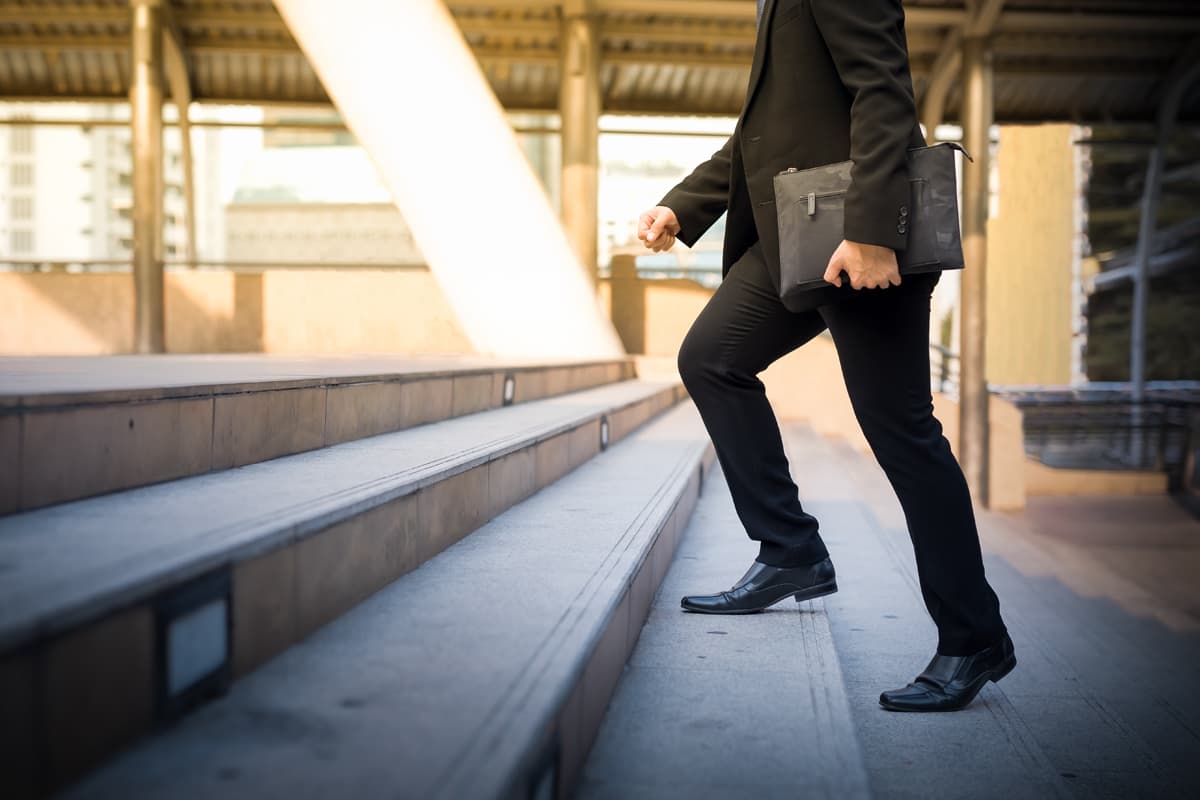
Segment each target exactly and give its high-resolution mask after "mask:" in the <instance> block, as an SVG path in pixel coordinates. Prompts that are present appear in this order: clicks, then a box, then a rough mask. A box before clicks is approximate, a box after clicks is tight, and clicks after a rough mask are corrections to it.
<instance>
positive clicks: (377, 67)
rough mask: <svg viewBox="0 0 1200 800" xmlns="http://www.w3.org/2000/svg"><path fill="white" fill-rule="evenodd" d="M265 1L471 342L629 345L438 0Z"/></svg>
mask: <svg viewBox="0 0 1200 800" xmlns="http://www.w3.org/2000/svg"><path fill="white" fill-rule="evenodd" d="M275 5H276V7H277V8H278V9H279V12H280V14H281V15H282V16H283V18H284V21H285V22H286V23H287V25H288V28H289V29H290V30H291V31H292V34H293V35H294V36H295V37H296V41H297V43H298V44H299V45H300V48H301V49H302V50H303V51H304V53H305V55H306V56H307V57H308V59H309V62H310V63H311V64H312V66H313V68H314V69H315V70H316V72H317V75H318V76H319V77H320V79H321V82H322V83H323V84H324V86H325V89H326V91H328V93H329V96H330V97H331V98H332V99H333V102H334V105H336V106H337V108H338V110H339V111H340V112H341V114H342V116H343V118H344V119H345V120H346V124H347V126H348V127H349V128H350V129H351V130H352V131H353V132H354V134H355V136H356V137H357V138H358V140H359V142H360V143H361V144H362V145H363V147H364V148H365V149H366V150H367V152H368V153H370V155H371V158H372V159H373V160H374V162H375V164H376V166H377V167H378V169H379V174H380V177H381V178H382V180H383V181H384V183H385V184H386V185H387V187H388V188H389V189H390V190H391V193H392V195H393V197H394V198H395V201H396V205H397V206H398V207H399V209H400V211H401V213H402V214H403V215H404V217H405V220H406V221H407V223H408V225H409V227H410V228H411V229H412V232H413V237H414V239H415V240H416V243H417V246H418V247H419V248H420V250H421V252H422V253H423V254H424V256H425V259H426V261H427V262H428V264H429V268H430V271H431V272H432V273H433V275H434V277H435V278H436V279H437V281H438V283H439V284H440V285H441V287H442V290H443V292H444V293H445V295H446V298H447V301H448V302H449V303H450V305H451V306H452V307H453V308H454V310H455V312H456V313H457V314H458V317H459V322H460V324H461V325H462V326H463V329H464V331H465V332H466V334H467V336H468V337H469V338H470V340H471V343H472V344H473V345H474V347H475V348H476V350H478V351H479V352H480V353H485V354H494V355H503V356H514V357H531V358H545V357H549V358H557V357H611V356H614V355H620V354H623V353H624V352H625V351H624V348H623V347H622V345H621V342H620V339H619V338H618V336H617V334H616V331H615V330H614V328H613V326H612V323H611V321H610V320H609V319H608V317H607V315H606V314H605V313H604V312H603V310H602V308H601V306H600V302H599V300H598V299H597V296H596V293H595V290H594V289H593V288H592V285H591V283H590V281H589V280H588V277H587V272H585V270H584V269H583V267H582V265H581V264H580V262H579V260H578V258H577V257H576V256H575V254H574V252H573V251H572V249H571V245H570V243H569V242H568V240H567V237H566V234H565V232H564V231H563V227H562V225H561V223H560V222H559V219H558V217H557V215H556V214H555V213H554V211H553V210H552V209H551V207H550V204H549V201H548V200H547V198H546V194H545V191H544V190H543V189H542V186H541V184H540V183H539V182H538V180H537V177H536V176H535V175H534V174H533V172H532V170H531V169H530V166H529V161H528V160H527V159H526V157H525V154H524V152H523V151H522V150H521V148H520V145H519V144H518V142H517V139H516V135H515V134H514V133H513V130H512V126H511V125H510V124H509V122H508V118H507V117H506V116H505V114H504V110H503V108H502V107H501V106H500V103H499V101H497V99H496V96H495V95H494V94H493V93H492V90H491V88H490V86H489V85H488V82H487V80H486V78H485V76H484V75H483V73H482V72H481V70H480V68H479V64H478V62H477V61H476V59H475V57H474V56H473V55H472V53H471V49H470V47H469V46H468V44H467V42H466V40H465V39H464V38H463V35H462V32H461V31H460V30H459V27H458V24H457V23H456V22H455V21H454V18H453V17H452V16H451V15H450V13H449V11H447V9H446V7H445V5H444V4H443V3H442V0H405V1H404V2H402V3H380V2H376V0H340V2H339V3H338V4H337V6H338V7H337V13H330V11H329V3H328V2H327V0H275ZM568 202H569V200H568ZM413 324H414V325H420V324H422V323H421V320H413Z"/></svg>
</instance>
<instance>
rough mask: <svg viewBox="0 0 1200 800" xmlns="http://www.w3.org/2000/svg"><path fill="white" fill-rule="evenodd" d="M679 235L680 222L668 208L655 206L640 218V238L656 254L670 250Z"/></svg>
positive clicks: (644, 212)
mask: <svg viewBox="0 0 1200 800" xmlns="http://www.w3.org/2000/svg"><path fill="white" fill-rule="evenodd" d="M677 233H679V220H677V219H675V212H674V211H672V210H671V209H669V208H667V207H666V206H655V207H654V208H652V209H650V210H649V211H643V212H642V215H641V216H640V217H638V238H639V239H641V240H642V242H643V243H645V245H646V247H649V248H650V249H651V250H653V251H654V252H656V253H658V252H661V251H663V250H670V249H671V246H672V245H673V244H675V234H677Z"/></svg>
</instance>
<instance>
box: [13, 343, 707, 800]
mask: <svg viewBox="0 0 1200 800" xmlns="http://www.w3.org/2000/svg"><path fill="white" fill-rule="evenodd" d="M319 366H320V367H323V368H325V370H326V371H327V372H328V371H329V370H328V367H329V365H328V364H325V365H319ZM360 366H361V365H360ZM392 366H393V367H395V366H396V365H392ZM419 367H420V368H409V369H405V370H399V369H393V370H392V371H391V372H386V373H384V372H382V371H375V372H373V373H368V372H366V371H363V370H362V369H358V370H357V373H356V374H351V375H347V374H327V375H326V376H325V377H323V378H322V377H311V376H310V377H295V376H292V377H287V378H284V379H278V377H277V376H276V377H274V378H272V379H270V380H262V379H260V380H240V381H227V380H225V381H222V380H213V381H211V382H209V383H206V384H196V383H194V382H193V383H192V384H190V385H187V386H181V385H168V384H167V382H162V385H160V386H157V387H154V386H149V385H144V386H138V387H129V386H126V387H125V388H123V389H122V388H119V387H112V386H103V385H95V386H92V387H90V388H89V389H88V390H87V391H83V392H81V391H74V392H69V393H61V392H60V393H58V394H54V390H53V387H51V391H48V392H43V393H41V394H37V393H34V392H29V391H25V392H23V393H21V394H16V393H13V394H12V395H9V398H8V400H7V401H6V402H7V406H5V408H7V409H8V410H9V411H10V412H11V413H8V414H7V415H6V416H5V417H4V419H5V420H6V422H5V425H6V426H8V427H7V428H6V429H9V428H11V426H12V425H13V424H14V423H13V420H14V419H15V420H16V423H15V424H16V427H17V431H18V434H17V436H18V440H19V442H20V445H21V446H20V447H19V453H18V456H17V458H18V467H17V472H18V474H19V475H20V477H21V480H20V481H19V484H18V487H17V488H16V490H15V491H14V490H13V489H12V487H11V485H10V484H8V483H6V484H5V485H6V486H8V487H9V488H8V489H7V496H8V497H9V498H10V500H11V498H13V497H14V496H15V498H16V499H15V501H13V502H10V509H12V508H14V507H15V508H25V509H27V510H23V511H19V512H17V513H11V514H9V515H8V516H5V517H0V574H2V575H3V580H2V581H0V707H2V708H3V709H4V713H3V714H0V752H2V753H3V756H2V758H3V764H2V765H0V766H2V767H3V769H2V771H0V774H2V775H3V776H4V777H3V783H4V786H3V787H2V792H0V793H2V794H3V795H4V796H6V797H23V796H40V795H44V794H45V793H47V792H50V791H57V790H60V789H64V788H68V789H69V790H70V791H71V792H73V793H78V794H80V795H81V796H154V795H160V794H169V795H171V796H188V795H207V794H214V795H216V794H219V795H220V796H228V792H229V791H230V790H236V791H237V793H241V794H253V795H254V796H278V797H284V796H288V797H290V796H295V795H297V794H306V793H307V794H310V795H312V794H314V793H315V794H317V795H319V794H321V792H320V791H319V790H318V789H319V787H322V786H324V787H326V788H329V790H330V793H332V794H337V792H336V791H335V787H336V786H338V785H355V786H358V787H360V788H361V789H362V790H363V791H361V792H359V794H364V795H367V796H373V795H376V794H387V795H389V796H393V795H395V794H401V795H409V789H407V788H405V787H404V786H397V785H396V783H395V781H396V776H397V775H400V776H404V782H405V784H406V785H407V786H409V787H410V788H411V790H412V794H411V796H420V797H432V796H446V797H466V796H470V797H484V796H497V797H499V796H504V793H505V792H508V791H513V790H518V791H519V787H522V786H526V785H532V784H538V785H547V782H549V784H553V785H557V786H560V787H564V788H565V787H568V786H570V785H571V783H572V782H573V781H574V779H575V775H576V774H577V772H578V769H579V767H580V766H581V764H582V759H583V757H584V755H585V754H586V750H587V744H588V743H589V742H590V737H591V736H592V735H593V734H594V731H595V729H596V727H597V726H598V725H599V720H600V715H601V713H602V711H603V709H604V706H605V704H606V703H607V699H608V696H609V694H611V691H612V687H613V686H614V685H615V682H616V677H617V674H618V673H619V671H620V669H621V667H622V666H623V664H624V661H625V657H626V655H627V653H628V651H629V649H630V647H631V646H632V643H633V640H634V639H635V638H636V636H637V632H638V631H639V630H640V627H641V621H642V619H643V618H644V617H645V614H646V609H647V608H648V604H649V598H650V596H651V595H652V594H653V592H654V589H655V588H656V587H657V586H658V583H659V581H660V580H661V578H662V575H663V574H664V573H665V571H666V566H667V564H668V562H669V560H670V556H671V553H672V551H673V549H674V546H675V542H676V540H677V536H678V532H679V531H680V530H681V529H682V527H683V525H684V524H685V523H686V520H687V517H688V515H689V514H690V511H691V507H692V504H693V503H694V501H695V499H696V497H697V495H698V493H699V487H700V480H701V477H702V474H703V472H704V471H705V470H706V469H707V468H708V466H709V465H710V464H711V463H712V459H713V453H712V449H711V445H710V444H709V443H708V441H707V436H706V434H705V432H704V430H703V426H702V425H701V423H700V420H699V417H698V415H697V414H696V413H695V410H694V408H693V407H692V406H691V404H690V402H686V393H685V392H684V390H683V387H682V385H681V384H680V383H679V381H678V379H677V378H676V379H637V378H633V377H631V372H632V363H631V362H611V363H602V364H559V365H541V366H537V365H508V364H505V365H497V364H492V365H484V364H468V365H463V364H461V363H460V364H442V365H437V366H434V367H432V368H430V367H431V365H429V364H422V365H419ZM217 371H218V372H219V371H220V370H217ZM351 371H354V370H351ZM227 372H228V370H226V373H227ZM12 375H13V371H12V370H9V371H8V372H7V373H6V377H5V383H4V388H5V389H6V390H7V389H10V388H11V387H12V386H13V385H14V384H18V383H20V382H21V380H25V381H26V382H27V383H39V382H40V385H41V386H43V387H45V386H46V385H47V384H48V383H50V384H52V383H54V380H56V379H53V380H47V376H46V375H45V374H42V375H40V376H27V377H26V378H24V379H22V378H21V377H20V376H18V377H17V379H13V377H12ZM94 377H95V376H93V378H94ZM126 377H128V376H126ZM216 377H218V378H221V377H228V376H227V375H225V376H216ZM127 382H128V381H127ZM75 383H76V384H78V383H79V381H78V380H77V379H76V380H75ZM96 383H97V384H100V383H102V381H101V380H97V381H96ZM147 383H149V381H147ZM75 388H76V389H78V386H77V385H76V386H75ZM198 398H199V399H198ZM226 403H228V404H232V405H236V406H238V408H237V409H236V410H231V409H225V410H224V411H222V406H223V405H225V404H226ZM195 409H199V410H198V411H197V410H195ZM193 414H199V416H200V419H201V420H203V421H204V422H203V424H201V423H199V422H195V421H194V420H191V421H189V420H190V416H191V415H193ZM43 415H44V418H43ZM223 415H224V416H223ZM168 420H174V421H175V425H176V427H172V426H171V425H169V424H168V423H167V421H168ZM221 420H224V421H221ZM318 420H320V424H319V425H318V424H317V423H318ZM129 422H131V423H132V424H131V425H130V424H129ZM192 424H194V425H195V426H196V427H197V429H199V428H202V427H203V425H204V424H207V425H209V426H210V436H209V438H207V439H205V437H203V436H192V435H190V434H189V435H175V436H168V437H167V438H168V439H169V442H167V443H166V444H165V445H164V446H163V447H161V448H159V449H158V450H155V442H156V441H157V439H156V435H161V436H166V433H165V432H174V433H178V427H179V426H184V427H186V426H187V425H192ZM156 425H157V426H158V427H157V428H155V426H156ZM147 429H151V430H150V432H149V433H147ZM229 430H234V431H235V433H234V434H233V435H232V436H231V437H226V436H225V434H223V433H221V432H220V431H229ZM127 431H135V432H139V433H136V434H129V435H128V438H127V436H126V432H127ZM155 431H157V434H156V433H155ZM298 432H306V433H305V435H299V433H298ZM138 437H144V438H138ZM52 445H53V446H54V447H53V452H54V453H56V454H57V460H56V461H55V460H54V459H51V458H50V457H49V455H48V454H47V453H46V452H44V449H45V448H46V447H50V446H52ZM144 448H149V450H151V451H153V452H151V453H150V454H146V453H145V452H143V449H144ZM218 453H222V454H223V455H222V456H221V458H217V455H216V454H218ZM231 453H232V455H231ZM97 460H100V461H102V462H103V463H104V465H105V466H104V468H99V467H97V466H96V464H95V462H96V461H97ZM51 462H53V463H51ZM85 462H86V463H85ZM39 465H41V466H39ZM47 465H49V466H47ZM181 471H182V472H183V473H184V476H182V477H181V476H180V472H181ZM108 473H111V474H108ZM118 487H125V488H121V489H120V490H119V491H112V490H113V489H114V488H118ZM102 492H104V493H103V494H102ZM67 498H75V499H71V500H70V501H68V502H62V501H63V500H66V499H67ZM439 554H440V555H439ZM364 601H365V602H364ZM243 679H244V680H243ZM235 681H237V683H234V682H235ZM231 686H232V691H230V688H231ZM225 694H227V696H224V697H221V695H225ZM214 698H220V699H217V701H216V702H211V701H212V700H213V699H214ZM198 706H203V707H201V708H199V709H198V710H196V709H197V707H198ZM189 712H193V713H189ZM331 715H332V716H331ZM339 720H340V721H339ZM364 721H366V722H367V724H364ZM389 721H390V722H389ZM339 725H344V730H342V731H341V732H339ZM397 725H399V727H397ZM148 734H152V735H150V736H147V735H148ZM310 734H311V735H310ZM281 735H282V737H283V739H282V740H281V739H280V738H279V737H280V736H281ZM313 735H315V736H316V739H314V738H312V736H313ZM196 736H199V737H200V738H199V739H195V738H193V737H196ZM139 740H140V742H141V743H140V744H139V745H138V746H137V747H135V749H134V750H132V751H129V752H126V753H125V754H124V755H120V754H121V753H122V751H125V750H127V749H128V747H129V746H130V745H131V744H134V743H135V742H139ZM197 741H200V742H203V743H202V744H200V745H199V747H200V749H201V751H203V753H199V752H197V751H196V750H195V747H196V746H197V745H196V744H195V743H196V742H197ZM254 741H258V742H260V743H262V744H264V745H265V746H266V747H267V749H268V750H269V751H274V752H276V753H277V755H279V756H280V757H282V755H283V753H284V751H286V750H287V749H288V748H287V747H286V746H285V747H284V750H278V748H279V747H280V746H281V745H283V744H284V742H285V741H288V742H291V743H292V744H293V745H294V746H296V747H298V748H299V749H298V750H294V751H291V756H294V757H296V758H295V762H296V763H295V764H292V765H291V766H289V767H288V770H287V773H286V774H285V773H281V772H279V771H278V770H277V769H276V767H278V766H279V763H280V762H276V761H274V760H273V758H266V759H265V760H257V759H255V760H248V761H246V762H245V763H244V764H243V765H242V766H236V767H231V766H228V765H227V764H225V762H226V761H227V760H228V759H227V758H225V757H224V756H221V757H218V753H217V751H215V750H211V749H210V748H211V747H213V746H216V745H222V746H225V745H227V746H229V747H232V748H233V750H230V751H228V755H229V756H233V755H234V754H236V753H237V752H242V753H243V754H246V755H249V753H250V752H251V750H253V749H254V745H253V744H252V742H254ZM338 741H341V742H342V745H340V746H339V745H337V744H336V742H338ZM321 742H324V744H321ZM399 742H403V746H401V745H400V744H398V743H399ZM351 744H353V746H352V747H351ZM314 746H315V747H317V750H318V751H319V753H318V754H317V756H316V758H315V760H313V759H311V758H307V757H306V754H307V756H311V755H312V752H311V748H312V747H314ZM329 747H333V750H332V751H330V750H329V749H328V748H329ZM344 748H350V749H344ZM331 753H332V754H334V755H335V756H336V755H337V754H338V753H340V754H341V758H340V759H339V758H336V757H335V759H334V760H335V761H339V763H341V765H342V770H340V771H339V770H337V769H332V770H331V769H330V766H331V765H330V764H329V763H326V762H327V758H326V757H327V756H330V755H331ZM351 753H354V754H357V755H355V756H354V757H353V758H350V757H349V756H350V754H351ZM198 756H202V757H198ZM114 757H116V760H115V761H114V760H113V759H114ZM451 757H453V759H452V760H447V759H450V758H451ZM146 759H150V760H149V761H146ZM214 759H216V760H214ZM439 759H440V760H439ZM236 760H237V759H235V761H236ZM217 761H220V762H221V763H220V764H218V763H217ZM105 762H109V763H108V766H106V767H104V768H103V769H101V770H100V771H98V772H97V771H96V768H97V767H98V766H99V765H101V764H104V763H105ZM305 763H308V765H309V766H310V767H311V768H312V770H311V773H306V772H305V770H304V769H300V768H299V767H301V766H302V765H303V764H305ZM168 764H174V766H172V767H167V766H166V765H168ZM461 764H470V765H472V769H462V768H459V766H460V765H461ZM260 767H261V769H260ZM190 768H195V770H196V771H195V772H194V773H193V774H191V775H190V776H189V774H188V769H190ZM147 769H148V770H149V772H147V771H146V770H147ZM155 776H158V778H161V780H162V781H165V782H166V783H157V784H156V783H155V780H156V777H155ZM231 776H235V777H231ZM81 779H83V780H82V782H80V781H81ZM231 781H233V783H231ZM329 781H343V782H348V783H342V784H339V783H329ZM439 793H440V794H439Z"/></svg>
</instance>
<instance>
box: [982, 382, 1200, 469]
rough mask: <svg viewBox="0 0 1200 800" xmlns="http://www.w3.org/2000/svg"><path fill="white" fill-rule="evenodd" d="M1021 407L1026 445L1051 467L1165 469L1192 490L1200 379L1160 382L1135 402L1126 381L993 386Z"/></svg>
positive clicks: (1199, 422) (1198, 438)
mask: <svg viewBox="0 0 1200 800" xmlns="http://www.w3.org/2000/svg"><path fill="white" fill-rule="evenodd" d="M997 391H998V392H999V393H1000V394H1002V395H1004V396H1005V397H1007V398H1008V399H1010V400H1012V401H1013V402H1014V403H1015V404H1016V405H1017V407H1018V408H1020V409H1021V414H1022V419H1023V426H1024V440H1025V452H1026V453H1027V454H1028V455H1030V456H1032V457H1034V458H1036V459H1037V460H1038V461H1040V462H1042V463H1043V464H1045V465H1047V466H1050V467H1059V468H1075V469H1090V470H1139V471H1153V472H1165V473H1167V475H1168V476H1169V481H1170V486H1171V489H1172V490H1173V491H1178V490H1188V491H1196V490H1197V489H1198V488H1200V487H1197V486H1196V483H1195V482H1196V475H1195V462H1196V451H1197V449H1198V448H1200V385H1197V384H1196V383H1195V382H1162V383H1154V384H1150V385H1148V387H1147V392H1146V400H1145V401H1144V402H1142V403H1134V402H1132V399H1131V395H1130V389H1129V387H1128V384H1099V385H1088V386H1085V387H1080V388H1078V389H1065V388H1054V387H1046V388H1032V387H1020V388H1016V387H1007V388H1001V389H998V390H997Z"/></svg>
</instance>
